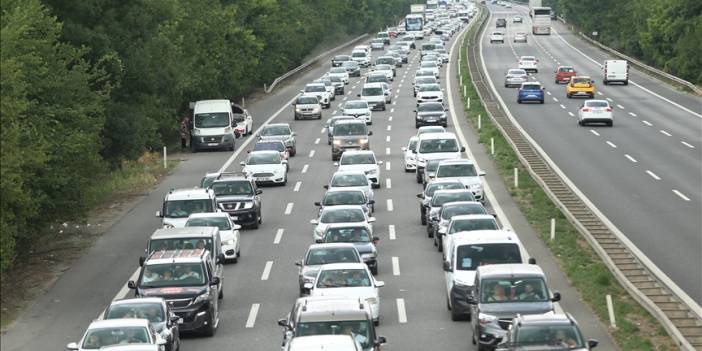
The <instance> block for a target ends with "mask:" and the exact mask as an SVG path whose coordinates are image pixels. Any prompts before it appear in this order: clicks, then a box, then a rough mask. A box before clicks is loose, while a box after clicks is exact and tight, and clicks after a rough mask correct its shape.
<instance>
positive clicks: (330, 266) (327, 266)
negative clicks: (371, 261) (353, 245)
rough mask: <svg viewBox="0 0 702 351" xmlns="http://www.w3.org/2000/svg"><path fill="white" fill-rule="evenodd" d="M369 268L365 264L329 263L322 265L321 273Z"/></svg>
mask: <svg viewBox="0 0 702 351" xmlns="http://www.w3.org/2000/svg"><path fill="white" fill-rule="evenodd" d="M367 267H368V266H367V265H366V264H365V263H363V262H344V263H329V264H325V265H322V268H320V269H319V270H320V271H327V270H332V269H365V268H367Z"/></svg>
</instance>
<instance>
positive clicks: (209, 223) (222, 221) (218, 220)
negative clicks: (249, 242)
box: [185, 217, 232, 230]
mask: <svg viewBox="0 0 702 351" xmlns="http://www.w3.org/2000/svg"><path fill="white" fill-rule="evenodd" d="M185 226H186V227H217V228H219V230H232V226H231V224H230V223H229V220H228V219H226V218H223V217H209V218H204V217H203V218H190V219H188V221H187V222H185Z"/></svg>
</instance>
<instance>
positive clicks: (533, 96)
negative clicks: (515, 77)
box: [527, 95, 536, 98]
mask: <svg viewBox="0 0 702 351" xmlns="http://www.w3.org/2000/svg"><path fill="white" fill-rule="evenodd" d="M527 97H532V98H535V97H536V95H527Z"/></svg>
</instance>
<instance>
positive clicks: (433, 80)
mask: <svg viewBox="0 0 702 351" xmlns="http://www.w3.org/2000/svg"><path fill="white" fill-rule="evenodd" d="M431 83H436V78H434V77H421V78H417V81H416V82H415V84H416V85H424V84H431Z"/></svg>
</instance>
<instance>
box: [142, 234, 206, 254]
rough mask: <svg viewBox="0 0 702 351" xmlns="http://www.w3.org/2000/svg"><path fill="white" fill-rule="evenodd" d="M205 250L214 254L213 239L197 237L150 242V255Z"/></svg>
mask: <svg viewBox="0 0 702 351" xmlns="http://www.w3.org/2000/svg"><path fill="white" fill-rule="evenodd" d="M194 249H205V250H207V251H209V252H212V238H209V237H204V238H203V237H202V236H195V237H188V236H182V237H178V238H166V239H151V240H149V253H152V252H155V251H172V250H194Z"/></svg>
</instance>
